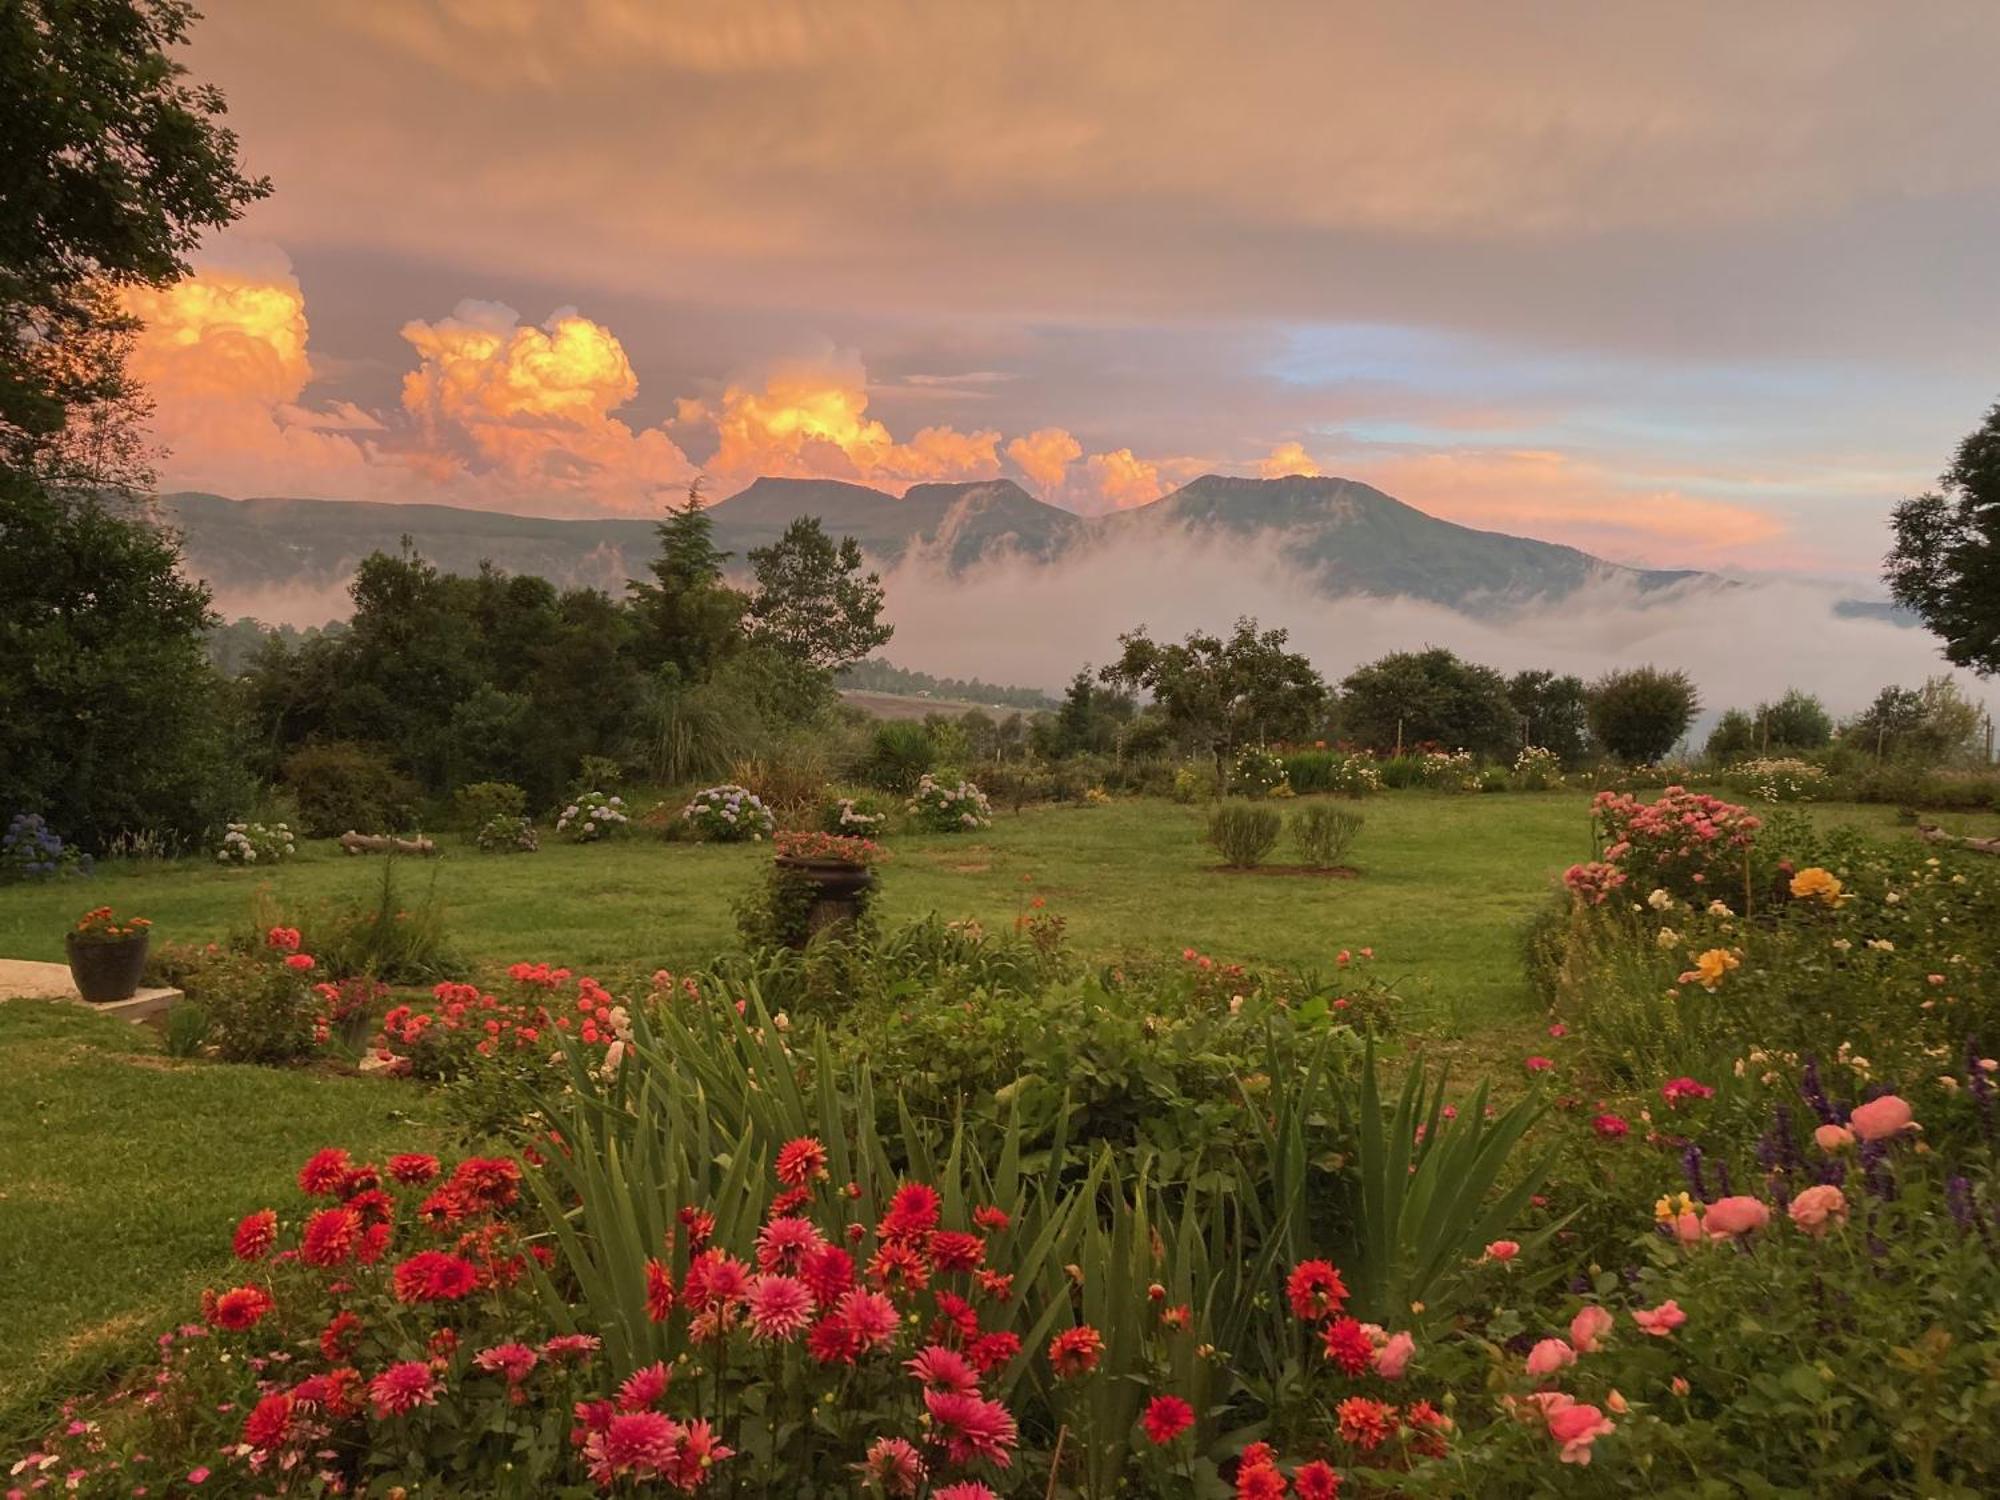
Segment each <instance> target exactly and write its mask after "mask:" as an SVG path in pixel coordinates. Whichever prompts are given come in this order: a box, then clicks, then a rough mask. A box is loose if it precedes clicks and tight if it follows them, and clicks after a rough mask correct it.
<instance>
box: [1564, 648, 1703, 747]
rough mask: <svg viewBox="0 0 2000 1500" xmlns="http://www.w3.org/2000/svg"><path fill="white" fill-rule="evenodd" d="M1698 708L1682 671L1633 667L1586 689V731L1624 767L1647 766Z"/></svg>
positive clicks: (1696, 697) (1671, 744)
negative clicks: (1587, 715)
mask: <svg viewBox="0 0 2000 1500" xmlns="http://www.w3.org/2000/svg"><path fill="white" fill-rule="evenodd" d="M1700 710H1701V695H1700V694H1699V693H1697V692H1696V691H1695V686H1694V684H1693V683H1692V682H1691V681H1689V679H1688V675H1687V673H1685V672H1668V671H1663V670H1661V669H1660V668H1658V667H1652V666H1646V667H1634V668H1632V669H1631V670H1630V671H1625V672H1608V673H1606V674H1605V675H1604V676H1602V677H1600V678H1598V679H1597V681H1595V682H1593V683H1592V684H1591V685H1590V730H1591V733H1592V734H1594V735H1596V736H1597V740H1598V743H1599V744H1601V745H1603V746H1604V748H1605V750H1606V751H1608V752H1609V753H1610V754H1611V755H1612V756H1614V757H1615V758H1617V759H1618V760H1620V761H1622V762H1624V763H1625V764H1627V765H1651V764H1652V763H1653V762H1654V761H1656V760H1658V759H1659V758H1660V757H1661V756H1663V755H1665V754H1666V753H1667V752H1668V751H1669V750H1671V749H1673V748H1674V746H1675V745H1676V744H1677V743H1679V741H1680V737H1681V736H1682V735H1684V734H1686V733H1687V731H1688V725H1690V724H1692V723H1693V722H1694V716H1695V715H1696V714H1697V713H1698V712H1700Z"/></svg>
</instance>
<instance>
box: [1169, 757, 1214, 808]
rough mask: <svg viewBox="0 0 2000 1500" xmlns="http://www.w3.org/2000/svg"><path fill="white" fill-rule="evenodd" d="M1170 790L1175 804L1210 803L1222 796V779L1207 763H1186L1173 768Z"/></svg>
mask: <svg viewBox="0 0 2000 1500" xmlns="http://www.w3.org/2000/svg"><path fill="white" fill-rule="evenodd" d="M1172 788H1173V799H1174V801H1176V802H1179V803H1183V804H1186V803H1190V802H1212V801H1214V800H1215V799H1216V798H1217V797H1219V796H1221V795H1222V778H1221V776H1219V775H1218V774H1216V770H1215V767H1214V765H1213V764H1212V763H1210V762H1208V761H1186V762H1183V763H1182V764H1180V765H1178V766H1175V767H1174V779H1173V782H1172Z"/></svg>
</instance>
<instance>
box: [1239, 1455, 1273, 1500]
mask: <svg viewBox="0 0 2000 1500" xmlns="http://www.w3.org/2000/svg"><path fill="white" fill-rule="evenodd" d="M1284 1493H1285V1476H1284V1475H1282V1474H1280V1473H1279V1472H1278V1469H1277V1465H1275V1464H1269V1463H1262V1464H1252V1463H1245V1464H1242V1465H1240V1466H1239V1467H1238V1468H1237V1470H1236V1500H1279V1497H1280V1496H1282V1495H1283V1494H1284Z"/></svg>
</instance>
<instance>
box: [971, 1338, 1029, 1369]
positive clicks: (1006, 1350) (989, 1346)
mask: <svg viewBox="0 0 2000 1500" xmlns="http://www.w3.org/2000/svg"><path fill="white" fill-rule="evenodd" d="M1020 1352H1021V1336H1020V1335H1019V1334H1018V1333H1008V1332H1005V1331H1002V1332H999V1333H982V1334H981V1335H980V1336H979V1337H978V1338H976V1339H974V1340H973V1341H972V1345H971V1347H970V1348H968V1349H967V1350H966V1351H965V1357H966V1358H967V1359H969V1360H971V1361H972V1363H973V1367H974V1368H975V1369H977V1370H978V1371H979V1373H980V1374H982V1375H985V1374H987V1373H988V1372H990V1371H993V1370H997V1369H999V1368H1000V1366H1002V1365H1004V1364H1006V1363H1007V1361H1008V1360H1010V1359H1012V1358H1013V1357H1014V1356H1015V1355H1017V1354H1019V1353H1020Z"/></svg>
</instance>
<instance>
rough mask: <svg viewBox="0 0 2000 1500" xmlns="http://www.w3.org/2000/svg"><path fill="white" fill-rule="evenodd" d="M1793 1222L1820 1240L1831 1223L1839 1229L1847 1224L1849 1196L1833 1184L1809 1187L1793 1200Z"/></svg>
mask: <svg viewBox="0 0 2000 1500" xmlns="http://www.w3.org/2000/svg"><path fill="white" fill-rule="evenodd" d="M1791 1215H1792V1222H1793V1223H1794V1224H1796V1225H1798V1226H1799V1228H1801V1229H1803V1230H1804V1231H1805V1232H1806V1233H1807V1234H1809V1235H1812V1236H1813V1237H1814V1238H1818V1237H1819V1236H1820V1235H1823V1234H1825V1233H1826V1230H1827V1225H1828V1223H1829V1222H1831V1223H1833V1225H1834V1226H1835V1227H1836V1228H1837V1227H1839V1226H1840V1225H1842V1224H1845V1223H1846V1222H1847V1194H1845V1193H1843V1192H1842V1191H1841V1190H1840V1189H1839V1188H1837V1187H1835V1186H1833V1185H1832V1184H1831V1183H1821V1184H1820V1185H1819V1186H1817V1187H1809V1188H1807V1189H1806V1190H1805V1191H1804V1192H1802V1193H1800V1194H1799V1195H1798V1197H1796V1198H1794V1199H1793V1200H1792V1207H1791Z"/></svg>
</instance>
